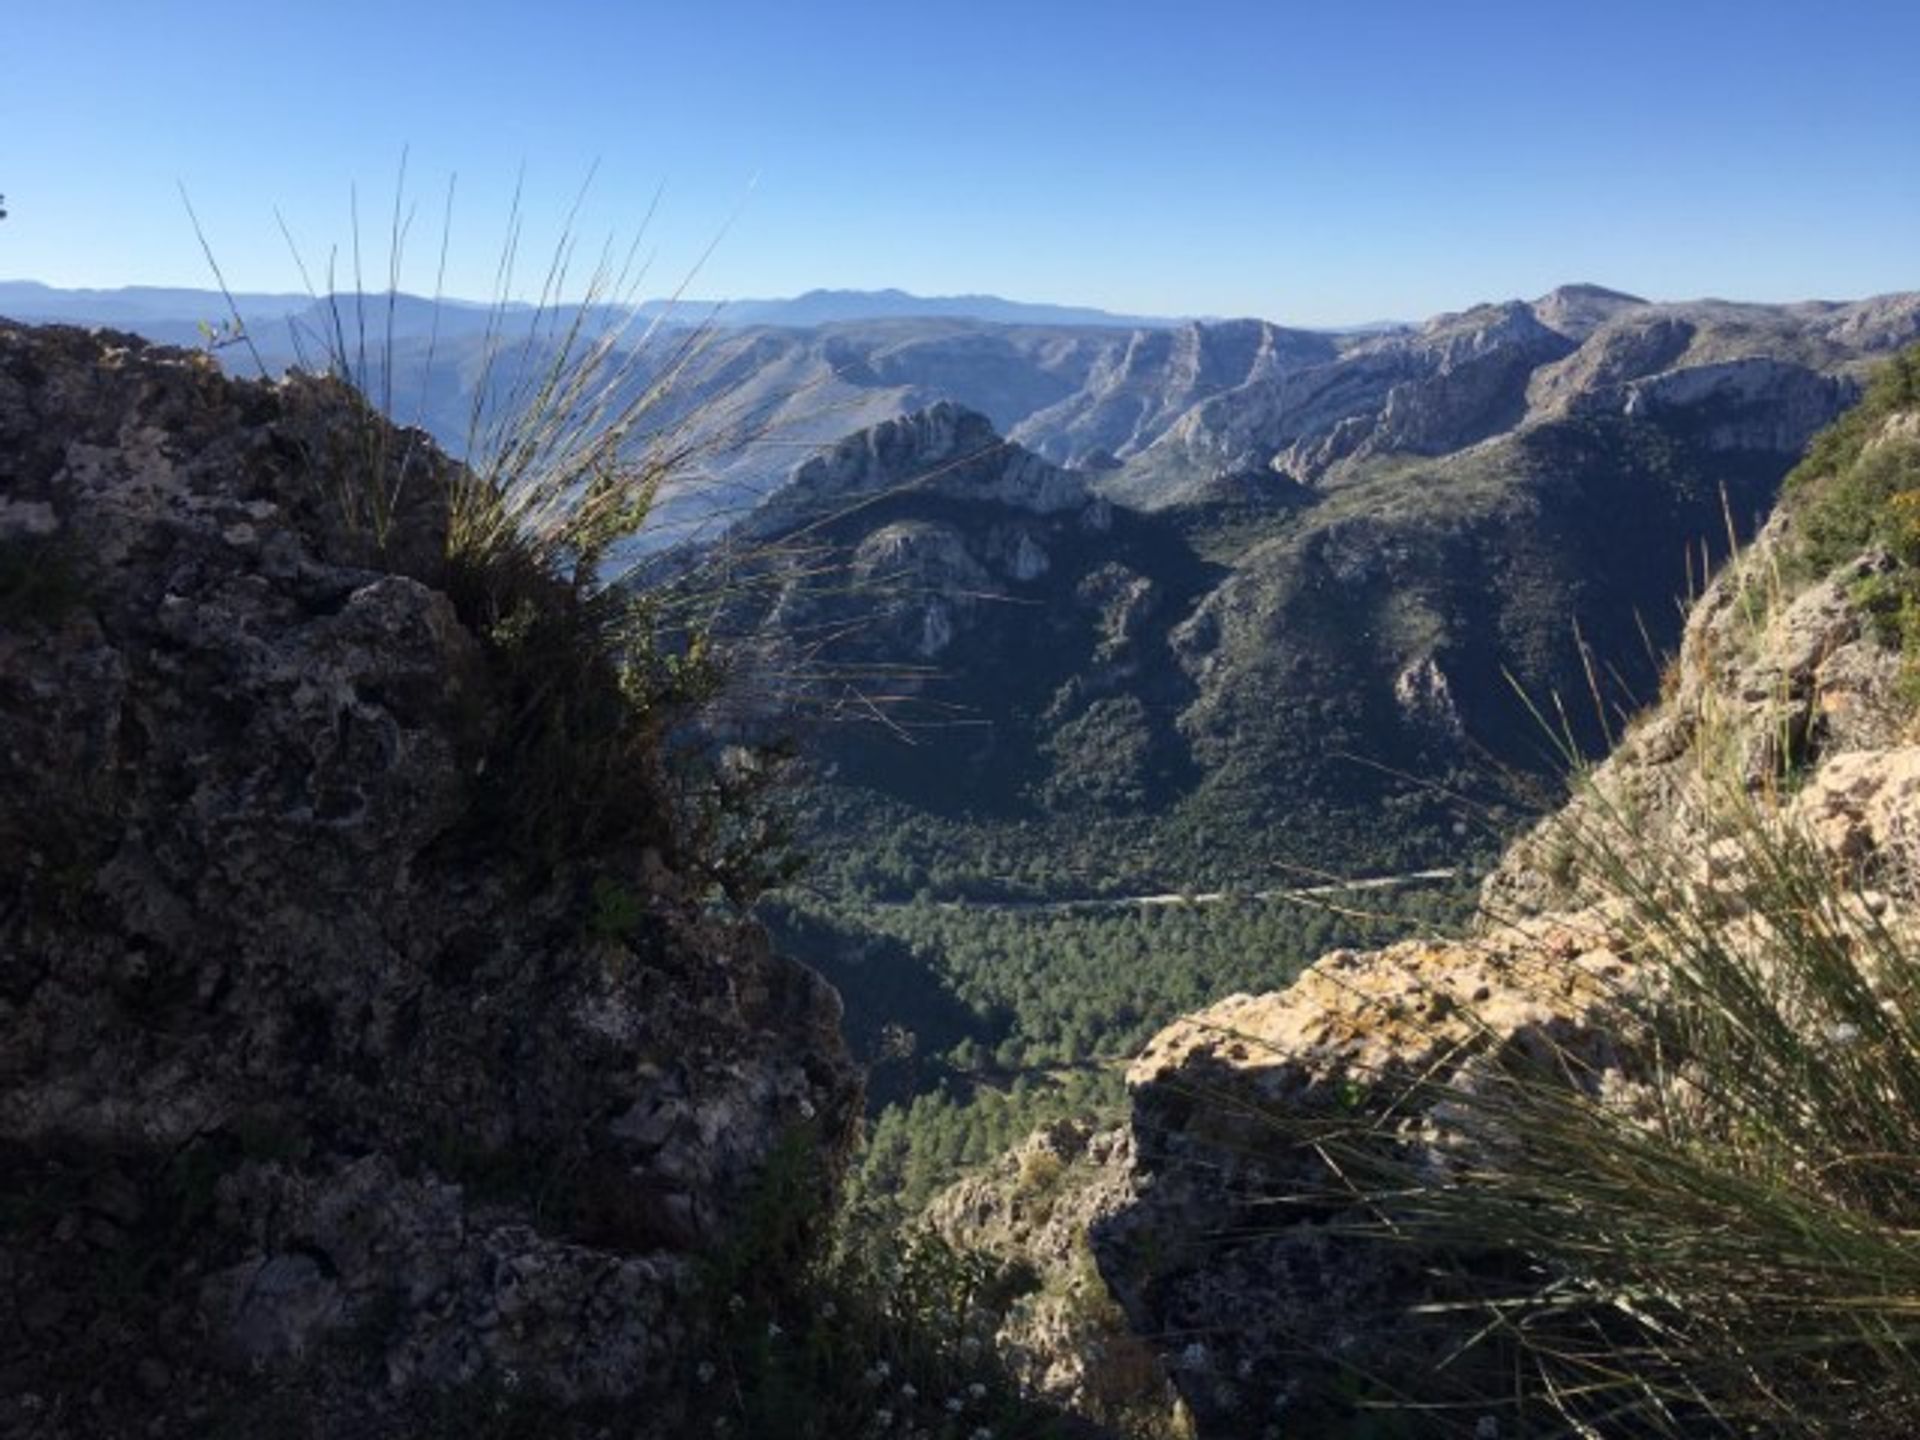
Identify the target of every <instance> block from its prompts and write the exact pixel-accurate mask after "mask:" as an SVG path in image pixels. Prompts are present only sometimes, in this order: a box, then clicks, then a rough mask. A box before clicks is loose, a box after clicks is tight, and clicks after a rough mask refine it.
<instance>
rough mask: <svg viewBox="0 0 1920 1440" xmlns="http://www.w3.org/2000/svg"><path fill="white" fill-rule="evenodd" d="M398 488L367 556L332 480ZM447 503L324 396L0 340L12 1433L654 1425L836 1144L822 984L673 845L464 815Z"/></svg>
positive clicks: (5, 1232)
mask: <svg viewBox="0 0 1920 1440" xmlns="http://www.w3.org/2000/svg"><path fill="white" fill-rule="evenodd" d="M369 437H373V438H376V439H378V440H380V441H381V442H382V443H380V444H377V445H371V446H369V445H366V444H364V443H362V442H364V441H366V440H367V439H368V438H369ZM402 464H404V465H405V466H406V467H407V468H406V470H405V471H404V473H402V472H400V471H398V470H397V469H396V470H395V471H394V473H393V474H391V475H388V474H380V475H378V476H377V477H375V478H377V479H378V480H379V482H380V483H381V484H383V485H390V486H394V482H403V483H398V484H397V486H394V488H393V489H392V492H391V493H396V494H397V496H398V503H397V504H396V505H395V507H394V513H393V516H392V520H391V523H390V526H389V527H388V529H387V531H386V533H385V535H384V536H383V543H381V544H378V545H376V544H375V543H373V541H372V539H371V538H370V536H369V535H368V534H367V533H366V532H365V531H364V529H360V528H356V527H354V526H352V525H349V524H347V523H345V522H344V520H343V514H344V512H343V511H342V509H341V507H340V506H339V505H338V503H337V490H336V489H335V487H337V486H340V485H351V484H354V483H361V482H364V481H365V480H366V479H367V478H368V477H367V475H366V474H365V473H364V470H362V471H361V472H356V471H355V470H354V469H353V468H352V467H355V466H359V467H366V466H369V465H371V466H382V465H391V466H396V467H397V466H400V465H402ZM459 474H460V472H459V471H458V470H457V468H456V467H454V466H452V465H451V464H450V462H446V461H443V460H440V459H439V458H438V457H437V456H436V455H435V454H434V453H433V452H432V449H431V446H430V444H428V442H426V441H425V440H424V439H423V438H421V437H416V436H409V435H404V434H400V433H398V432H392V431H388V430H385V429H384V428H383V422H379V421H377V420H374V419H372V418H371V417H369V416H368V415H367V414H366V413H365V412H364V411H363V410H362V409H361V408H359V407H358V405H357V403H356V402H355V401H354V400H353V399H352V397H351V396H349V395H348V394H347V393H346V392H344V391H343V390H341V389H339V388H337V387H334V386H331V385H329V384H326V383H323V382H319V381H313V380H308V379H301V378H298V377H295V378H290V379H288V380H286V381H284V382H282V383H280V384H278V385H272V386H269V385H264V384H249V383H236V382H232V381H229V380H226V379H224V378H222V376H221V375H220V373H219V371H218V370H217V368H216V367H215V366H214V365H213V364H212V363H211V362H210V361H209V360H207V359H206V358H205V357H202V356H196V355H191V354H187V353H183V352H179V351H172V350H164V349H156V348H149V347H147V346H146V345H145V344H144V343H143V342H141V341H138V340H135V339H133V338H132V337H128V336H119V335H114V334H111V333H105V332H95V333H85V332H81V331H76V330H59V329H48V330H29V329H23V328H19V327H15V326H12V325H0V1432H4V1433H5V1434H7V1435H10V1436H15V1435H18V1436H47V1437H53V1436H69V1435H72V1436H79V1435H108V1434H112V1435H133V1434H141V1435H155V1436H165V1435H182V1436H186V1435H194V1436H198V1435H205V1434H214V1433H235V1434H241V1433H244V1434H263V1435H264V1434H275V1435H300V1434H306V1435H315V1436H336V1435H338V1436H345V1435H354V1436H361V1435H388V1434H391V1435H403V1434H404V1435H413V1434H418V1433H429V1432H430V1425H429V1423H428V1422H429V1421H430V1420H433V1421H434V1422H435V1423H449V1424H452V1423H456V1422H455V1421H454V1420H453V1419H451V1418H450V1417H455V1416H457V1415H459V1414H461V1413H464V1412H462V1411H461V1410H460V1409H459V1406H460V1405H461V1404H465V1403H468V1400H469V1399H470V1398H471V1397H472V1396H474V1395H476V1394H483V1395H499V1396H503V1397H506V1398H507V1399H513V1400H515V1401H516V1403H518V1402H519V1400H520V1399H521V1398H523V1397H528V1396H534V1397H540V1401H541V1403H542V1404H543V1405H547V1406H550V1409H549V1410H548V1411H547V1412H546V1413H548V1414H549V1421H548V1423H549V1424H550V1425H551V1427H552V1428H551V1429H550V1430H548V1431H547V1432H545V1433H556V1434H560V1433H568V1432H567V1429H566V1426H567V1424H568V1423H569V1422H568V1421H567V1420H566V1419H565V1417H566V1415H568V1414H570V1413H572V1411H571V1410H570V1409H569V1408H568V1407H579V1406H592V1405H594V1404H605V1403H612V1402H618V1403H620V1404H621V1405H623V1406H625V1407H626V1408H624V1409H623V1410H622V1411H621V1412H620V1413H621V1414H622V1415H623V1417H624V1418H623V1420H622V1424H623V1425H624V1426H626V1427H627V1428H629V1429H637V1431H638V1433H642V1434H671V1433H674V1415H675V1413H676V1412H675V1404H676V1400H675V1397H676V1395H677V1394H678V1393H680V1392H681V1390H682V1389H683V1388H684V1382H685V1372H686V1370H687V1368H688V1367H689V1366H690V1364H691V1363H692V1358H691V1353H690V1347H691V1346H694V1345H696V1344H697V1343H698V1341H699V1338H700V1333H701V1325H702V1319H701V1304H702V1300H701V1296H700V1293H699V1285H698V1267H699V1264H700V1262H701V1257H702V1256H703V1255H705V1254H708V1253H711V1252H713V1251H715V1250H717V1249H720V1248H723V1247H726V1246H729V1245H734V1244H737V1243H739V1242H741V1240H742V1232H743V1227H745V1226H746V1224H747V1223H748V1220H747V1217H748V1213H749V1208H750V1202H751V1200H752V1198H753V1196H754V1195H755V1193H756V1190H757V1188H758V1187H759V1186H760V1184H761V1180H762V1176H763V1173H764V1172H765V1170H766V1168H767V1166H768V1164H769V1162H770V1157H772V1156H773V1155H774V1154H775V1153H776V1152H777V1151H779V1150H780V1149H781V1148H782V1147H783V1146H791V1145H792V1144H793V1143H794V1142H795V1141H800V1142H802V1143H804V1144H806V1145H808V1146H814V1147H818V1149H819V1152H820V1153H822V1154H823V1155H825V1156H826V1157H827V1158H828V1160H829V1162H832V1161H833V1159H834V1157H836V1156H837V1155H838V1154H839V1153H840V1147H841V1146H842V1145H843V1144H844V1140H845V1136H846V1134H847V1131H848V1127H849V1125H850V1123H851V1120H852V1117H853V1115H854V1113H855V1112H856V1110H857V1099H858V1082H857V1079H856V1076H855V1074H854V1072H853V1070H852V1067H851V1065H850V1063H849V1061H848V1059H847V1056H846V1053H845V1051H844V1048H843V1046H842V1042H841V1040H840V1037H839V1033H838V1019H839V1006H838V1001H837V998H836V997H835V996H834V994H833V993H832V991H831V990H830V989H829V988H828V987H827V986H826V985H825V984H824V982H822V981H821V980H819V979H818V978H817V977H816V976H814V975H813V974H812V973H811V972H810V971H808V970H806V969H804V968H802V967H800V966H798V965H796V964H793V963H791V962H789V961H786V960H784V959H782V958H781V957H779V956H777V955H775V954H773V953H771V951H770V949H769V946H768V944H767V941H766V939H765V937H764V935H763V934H762V933H761V932H760V931H759V930H758V929H757V928H755V927H753V926H751V925H748V924H743V923H739V922H736V921H732V920H728V919H724V918H720V917H718V916H717V915H716V914H715V913H713V912H712V911H710V910H709V909H708V908H706V907H705V906H704V905H703V903H702V896H701V895H700V893H699V890H700V888H701V887H699V886H697V885H695V884H694V883H692V882H691V881H690V880H688V879H687V878H686V875H685V872H684V868H683V867H682V866H681V865H680V862H679V860H678V858H677V854H676V851H675V847H674V844H673V826H672V824H671V823H670V821H669V820H668V818H667V817H664V816H655V817H650V818H647V819H645V820H644V821H643V820H636V822H635V823H634V825H633V826H631V827H630V833H631V834H633V835H636V836H641V835H646V834H652V835H654V836H656V837H657V839H656V841H655V842H654V843H651V844H647V845H640V844H637V843H636V844H635V845H633V846H632V847H631V848H630V849H628V850H627V851H625V852H623V853H610V854H603V855H592V856H584V857H577V858H570V859H568V860H566V861H564V862H562V863H553V864H533V863H530V862H529V861H528V860H527V859H526V858H525V857H523V856H519V855H516V854H513V853H510V852H509V850H508V847H506V846H505V845H504V843H495V841H494V837H492V836H490V835H489V834H488V833H487V832H486V830H485V828H484V827H483V826H480V825H478V823H477V818H476V817H477V815H478V814H479V813H480V812H478V811H477V810H476V806H475V799H474V797H475V794H476V787H477V784H478V782H479V781H480V780H481V779H482V778H483V776H482V774H481V772H482V771H484V768H485V766H486V764H487V761H488V757H489V755H490V754H492V753H493V750H492V748H491V747H490V740H491V738H493V737H494V736H496V735H497V733H498V731H499V727H500V726H501V725H502V724H504V723H505V718H504V716H505V709H504V707H505V705H506V700H505V697H504V695H503V694H502V691H501V686H500V680H499V677H498V675H497V674H496V667H495V665H494V662H493V659H492V652H491V649H490V646H489V641H488V637H487V635H486V634H485V633H484V631H483V629H482V626H481V624H480V621H479V620H478V619H476V617H473V616H470V615H465V614H463V613H462V611H461V609H460V607H459V606H457V605H456V603H455V601H454V599H453V598H451V597H450V594H449V591H448V589H447V583H448V576H447V575H446V574H445V573H444V568H445V567H444V559H443V557H444V554H445V551H446V543H445V542H446V528H447V524H448V493H449V490H448V487H449V485H450V484H452V483H454V481H455V480H456V479H457V477H458V476H459ZM827 1168H828V1169H831V1163H830V1164H829V1165H828V1167H827ZM823 1198H824V1197H823ZM462 1397H467V1398H462ZM501 1403H503V1404H504V1403H505V1400H504V1399H503V1401H502V1402H501ZM436 1417H437V1418H436Z"/></svg>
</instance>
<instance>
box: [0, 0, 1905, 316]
mask: <svg viewBox="0 0 1920 1440" xmlns="http://www.w3.org/2000/svg"><path fill="white" fill-rule="evenodd" d="M0 14H3V15H4V21H3V23H0V35H4V42H3V46H0V193H4V194H5V195H6V196H7V200H8V207H9V209H10V210H11V211H12V215H11V218H9V219H8V220H6V221H5V222H4V223H0V278H9V279H39V280H44V281H47V282H49V283H53V284H61V285H102V286H104V285H122V284H136V283H138V284H169V285H204V284H207V283H208V277H207V272H206V269H205V265H204V263H203V261H202V260H201V258H200V253H199V249H198V245H197V243H196V241H195V240H194V237H193V234H192V231H191V229H190V227H189V226H188V224H187V222H186V219H185V216H184V213H183V211H182V208H181V204H180V200H179V196H178V192H177V190H176V181H181V182H184V183H185V184H186V186H187V187H188V189H189V191H190V193H191V194H192V196H193V199H194V202H195V205H196V206H197V208H198V210H199V212H200V215H201V218H202V220H203V221H204V222H205V224H206V227H207V230H208V232H209V234H210V238H211V239H212V241H213V243H214V245H215V246H216V248H217V250H218V252H219V255H220V258H221V260H222V262H223V264H224V266H225V268H226V271H227V278H228V280H229V281H230V282H231V283H232V284H233V285H234V286H235V288H239V289H270V290H293V289H298V288H300V286H299V284H298V281H297V278H296V276H295V273H294V269H293V265H292V262H291V260H289V258H288V257H287V252H286V249H285V246H284V244H283V242H282V241H281V240H280V238H279V235H278V231H277V229H276V227H275V224H274V220H273V208H274V206H275V205H278V206H279V207H280V208H281V209H282V210H283V211H284V212H285V214H286V217H287V220H288V223H289V225H290V226H291V227H292V229H293V231H294V233H295V235H296V236H297V237H298V239H299V240H300V242H301V244H302V245H303V246H304V247H306V248H307V249H308V250H309V252H310V256H309V258H313V257H314V256H319V255H324V253H325V251H326V249H327V247H328V245H329V244H333V243H339V244H341V245H343V246H344V245H345V244H346V243H347V242H348V240H349V238H350V229H349V224H348V199H347V197H348V191H349V187H350V186H351V185H352V184H354V183H355V182H357V183H358V185H359V187H360V192H361V210H362V217H363V225H364V227H365V231H366V241H365V243H366V251H367V256H368V259H367V265H368V269H369V271H374V270H378V269H381V268H382V267H383V266H384V258H383V257H384V251H385V240H384V232H385V225H386V222H385V218H384V212H385V210H386V208H387V207H388V206H389V205H390V204H391V200H392V194H393V177H394V173H395V168H396V164H397V161H398V158H399V155H400V151H401V149H402V147H403V145H404V146H407V147H409V148H410V153H411V174H412V177H413V184H412V191H413V195H414V198H415V199H416V200H417V201H418V202H419V206H420V210H421V218H420V219H419V220H418V221H417V222H416V226H415V231H414V238H413V240H412V241H411V243H410V245H409V262H410V263H409V268H408V274H407V277H406V278H407V282H408V285H409V288H414V289H431V285H432V269H433V265H432V261H433V254H434V252H435V251H436V249H437V245H438V238H437V234H438V228H439V216H438V212H439V208H440V196H441V194H442V189H443V187H444V185H445V182H446V177H447V176H448V175H449V174H457V175H458V189H457V198H456V202H455V225H454V243H453V260H452V275H451V281H450V284H449V290H450V291H452V292H453V293H457V294H465V295H470V296H475V297H481V296H485V295H487V294H488V293H490V291H491V289H492V285H493V264H494V258H495V255H496V253H497V247H498V242H499V235H500V230H501V227H502V225H503V224H504V219H505V215H506V211H507V197H508V196H509V194H510V192H511V189H512V185H513V182H514V176H515V174H516V173H517V172H518V171H519V170H520V168H521V167H522V165H523V164H524V167H525V173H526V176H527V196H528V202H529V211H530V213H531V214H532V215H533V216H534V217H535V218H536V219H538V220H539V221H540V222H542V224H544V225H545V226H546V227H547V229H546V231H545V232H544V233H546V234H549V235H550V234H551V231H552V229H553V227H555V226H557V224H558V219H559V217H560V215H561V214H562V213H563V212H564V211H565V209H566V208H567V205H568V203H569V201H570V199H571V196H572V194H573V192H574V190H575V188H576V186H577V185H578V183H579V180H580V178H581V177H582V176H583V175H584V174H585V172H586V171H587V169H588V168H589V166H590V165H592V164H593V163H594V162H595V161H596V160H597V161H598V162H599V171H598V178H597V180H596V182H595V186H594V189H593V191H592V193H591V195H590V197H589V200H588V204H587V208H586V210H585V212H584V213H583V217H582V221H581V225H580V229H581V231H582V233H585V234H590V235H598V234H600V233H603V232H604V231H606V230H608V229H612V228H621V227H624V228H629V229H630V228H631V227H632V226H634V225H636V224H637V223H638V222H639V220H640V218H641V217H642V216H643V215H644V213H645V211H646V208H647V203H648V200H649V199H650V198H651V196H652V195H653V194H654V192H655V191H656V189H657V188H659V187H661V186H663V185H664V187H665V199H664V203H663V211H662V213H663V215H664V217H665V218H664V220H663V221H662V222H660V223H659V224H658V225H657V226H656V229H655V231H654V238H655V240H656V242H657V245H658V248H659V251H660V254H661V259H660V262H659V268H657V269H656V271H655V272H654V274H655V275H657V276H658V277H659V278H660V282H661V283H660V284H659V285H657V286H650V287H649V288H650V289H667V288H671V282H672V281H674V280H677V279H678V278H679V276H680V275H681V274H682V273H683V272H684V271H685V270H686V269H687V268H688V266H690V265H691V264H692V263H693V262H694V260H695V258H696V257H697V256H698V254H699V253H700V251H701V250H702V248H703V247H704V245H705V243H706V241H708V240H709V239H711V238H712V237H714V236H715V235H716V234H718V233H719V232H721V231H722V230H723V229H724V230H725V234H724V237H723V238H722V239H721V243H720V246H719V248H718V250H717V251H716V252H715V254H714V255H713V257H712V258H711V259H710V260H709V261H707V262H706V264H705V267H704V269H702V270H701V272H700V273H699V275H698V277H697V279H696V282H695V285H694V289H695V290H696V291H697V292H699V293H703V294H720V295H732V296H771V295H786V294H793V293H797V292H799V291H802V290H806V289H810V288H813V287H816V286H828V287H841V286H844V287H860V288H869V287H880V286H887V285H897V286H900V287H902V288H904V289H909V290H913V291H916V292H919V293H923V294H945V293H955V292H961V291H987V292H993V293H998V294H1003V295H1008V296H1012V297H1014V298H1018V299H1045V300H1054V301H1060V302H1069V303H1081V304H1093V305H1102V306H1106V307H1109V308H1112V309H1121V310H1132V311H1144V312H1156V313H1169V314H1258V315H1264V316H1268V317H1270V318H1274V319H1280V320H1287V321H1295V322H1301V323H1310V324H1326V323H1338V322H1347V321H1361V320H1367V319H1374V318H1383V317H1393V318H1418V317H1420V316H1424V315H1426V314H1429V313H1432V312H1434V311H1436V310H1441V309H1450V308H1458V307H1460V306H1462V305H1465V304H1468V303H1471V302H1473V301H1475V300H1480V299H1487V298H1500V297H1506V296H1513V295H1522V296H1525V295H1533V294H1537V293H1540V292H1542V291H1544V290H1547V289H1549V288H1551V287H1552V286H1553V285H1555V284H1558V283H1561V282H1563V281H1569V280H1592V281H1596V282H1599V283H1602V284H1608V285H1612V286H1615V287H1618V288H1621V289H1627V290H1633V291H1636V292H1638V293H1641V294H1646V295H1650V296H1653V297H1656V298H1681V297H1688V296H1698V295H1707V294H1715V295H1723V296H1729V297H1733V298H1741V299H1756V300H1779V299H1797V298H1807V297H1815V296H1818V297H1833V298H1849V297H1854V296H1859V295H1865V294H1870V293H1876V292H1880V291H1886V290H1895V289H1911V288H1920V82H1916V79H1915V72H1914V63H1915V57H1916V55H1920V0H1786V3H1782V0H1739V3H1721V0H1660V3H1651V0H1625V3H1614V4H1604V3H1598V0H1482V3H1475V0H1318V3H1313V4H1302V3H1295V0H1245V3H1243V0H1185V3H1179V4H1174V3H1121V0H1107V3H1089V0H1014V3H1003V0H958V3H954V4H940V5H935V4H929V3H925V0H921V3H914V0H889V3H884V4H882V3H849V0H787V3H770V4H762V3H757V0H754V3H746V0H698V3H684V0H683V3H677V4H652V3H644V0H634V3H624V4H621V3H600V4H589V3H584V0H547V3H544V4H538V5H535V4H524V5H514V4H505V3H493V0H462V3H457V4H429V3H412V0H386V3H383V4H372V3H360V0H321V3H315V0H302V3H299V4H286V3H281V0H245V3H229V0H197V3H174V0H38V3H36V0H0ZM756 177H757V179H756ZM736 212H737V218H733V219H732V221H731V224H730V225H729V219H730V217H735V216H736ZM376 253H377V254H378V255H380V256H381V257H382V258H380V259H379V260H378V261H376V260H375V259H374V258H373V257H374V256H375V254H376Z"/></svg>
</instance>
